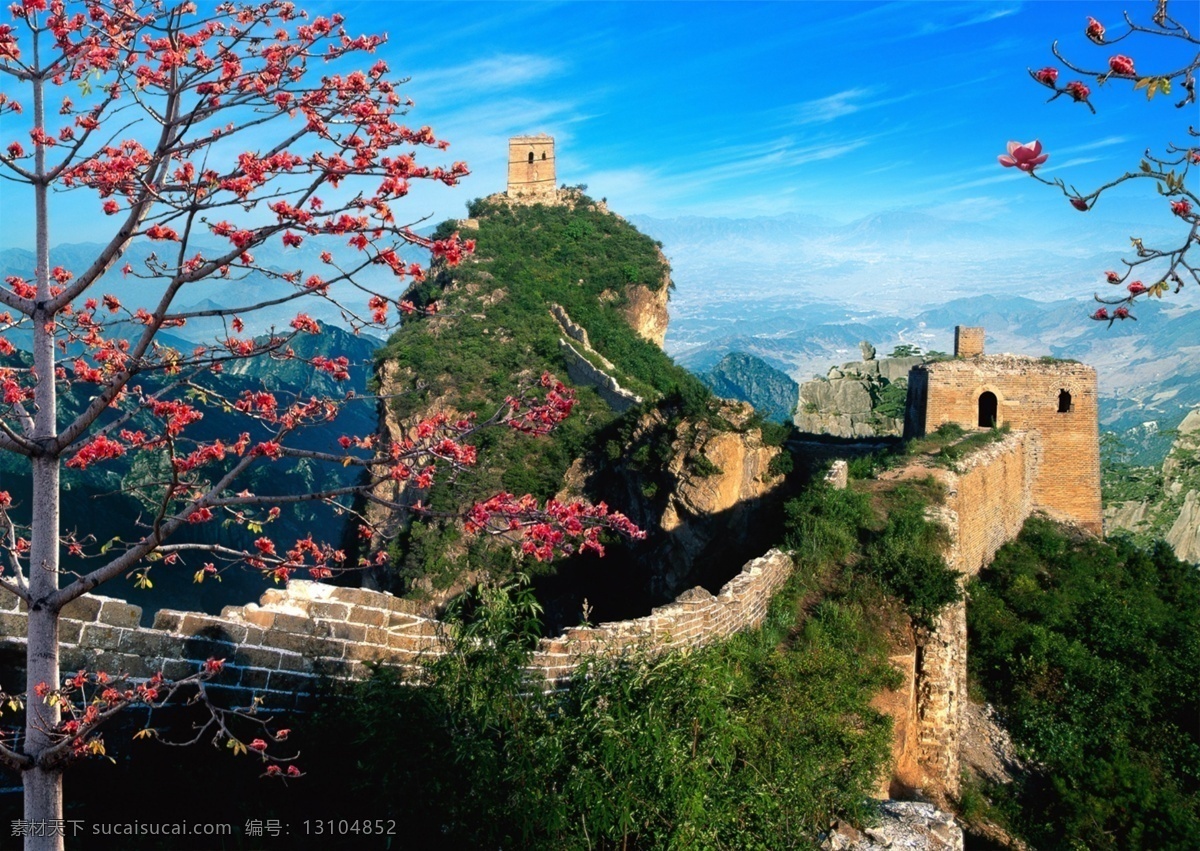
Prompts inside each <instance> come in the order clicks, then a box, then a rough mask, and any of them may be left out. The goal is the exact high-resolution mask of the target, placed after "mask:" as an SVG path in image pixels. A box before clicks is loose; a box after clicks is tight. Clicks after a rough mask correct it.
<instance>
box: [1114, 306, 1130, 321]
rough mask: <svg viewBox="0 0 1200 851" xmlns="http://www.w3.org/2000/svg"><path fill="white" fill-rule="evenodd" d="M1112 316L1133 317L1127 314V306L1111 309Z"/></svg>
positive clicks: (1120, 317)
mask: <svg viewBox="0 0 1200 851" xmlns="http://www.w3.org/2000/svg"><path fill="white" fill-rule="evenodd" d="M1113 316H1114V317H1116V318H1117V319H1132V318H1133V317H1131V316H1130V315H1129V308H1128V307H1118V308H1117V309H1116V310H1114V311H1113Z"/></svg>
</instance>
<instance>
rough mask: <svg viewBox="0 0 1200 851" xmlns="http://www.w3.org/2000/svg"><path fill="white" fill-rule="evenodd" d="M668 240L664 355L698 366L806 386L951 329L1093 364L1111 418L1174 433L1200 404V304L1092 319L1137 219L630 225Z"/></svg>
mask: <svg viewBox="0 0 1200 851" xmlns="http://www.w3.org/2000/svg"><path fill="white" fill-rule="evenodd" d="M632 220H633V221H634V222H635V223H636V224H637V225H638V226H639V227H640V228H641V229H642V230H644V231H645V232H647V233H649V234H650V235H652V236H654V237H655V238H657V239H659V240H661V241H662V242H663V248H664V252H665V253H666V254H667V256H668V257H669V258H670V260H671V263H672V269H673V278H674V281H675V287H676V288H675V292H674V294H673V297H672V301H671V304H670V311H671V324H670V327H669V330H668V332H667V340H666V348H667V351H668V352H669V353H670V354H671V355H673V356H674V357H675V358H676V359H677V360H678V361H679V362H680V363H682V364H684V365H686V366H687V367H688V368H689V369H692V370H693V371H695V372H698V373H699V372H704V371H706V370H709V369H712V367H713V366H714V365H715V364H716V363H717V362H718V361H719V360H720V359H721V358H722V357H723V356H725V355H726V354H728V353H729V352H734V351H738V352H745V353H747V354H750V355H753V356H755V357H758V358H762V359H763V360H765V361H767V362H768V363H770V364H772V365H774V366H776V367H779V368H781V369H784V370H785V371H786V372H787V373H788V374H789V375H790V376H791V377H792V378H793V379H795V380H797V381H804V380H806V379H807V378H809V377H811V376H812V375H813V374H821V375H823V374H825V372H826V371H827V370H828V368H829V367H830V366H833V365H837V364H839V363H841V362H843V361H846V360H852V359H853V358H855V357H857V351H858V341H859V340H863V339H868V340H871V341H872V342H874V343H875V344H876V346H878V347H879V349H880V351H882V352H887V351H890V350H891V348H892V347H894V346H895V345H897V344H900V343H910V344H913V345H918V346H920V347H921V348H922V349H923V350H926V351H928V350H931V349H932V350H941V351H949V350H951V349H952V347H953V330H954V326H955V325H981V326H983V327H985V328H986V329H987V346H988V350H989V351H990V352H1013V353H1019V354H1030V355H1043V354H1052V355H1055V356H1058V357H1068V358H1075V359H1078V360H1081V361H1084V362H1086V363H1089V364H1092V365H1094V366H1095V367H1096V368H1097V369H1098V371H1099V374H1100V393H1101V397H1102V398H1101V418H1102V421H1103V423H1104V425H1105V427H1107V428H1113V429H1118V430H1119V429H1125V428H1128V427H1130V426H1133V425H1137V424H1139V423H1141V422H1146V421H1155V422H1157V423H1158V424H1159V425H1160V426H1161V427H1163V428H1170V427H1173V426H1174V425H1176V424H1177V423H1178V422H1179V421H1180V420H1181V419H1182V418H1183V416H1184V414H1185V413H1186V412H1187V410H1188V409H1190V408H1191V407H1195V406H1197V405H1200V304H1197V299H1196V296H1195V295H1194V294H1192V293H1189V292H1187V291H1185V292H1184V293H1182V294H1180V295H1179V296H1176V297H1174V298H1170V297H1169V298H1167V299H1165V300H1163V301H1161V302H1158V301H1154V302H1150V303H1144V304H1141V305H1139V306H1138V308H1137V309H1136V310H1135V313H1136V315H1137V316H1138V320H1139V321H1137V322H1125V323H1117V324H1115V325H1114V326H1113V327H1111V328H1109V327H1107V326H1106V325H1105V324H1104V323H1098V322H1093V321H1091V320H1089V319H1088V318H1087V316H1088V314H1090V313H1091V312H1092V311H1093V310H1094V309H1095V307H1096V305H1095V302H1094V301H1093V300H1092V298H1091V296H1092V293H1093V292H1096V291H1098V292H1100V294H1101V295H1105V294H1107V293H1106V291H1107V290H1108V287H1107V286H1106V285H1105V284H1103V283H1099V278H1098V274H1099V270H1103V269H1106V268H1119V267H1118V262H1119V259H1120V257H1121V256H1122V250H1121V249H1122V246H1124V245H1127V244H1128V233H1127V227H1128V225H1127V223H1124V222H1120V221H1110V220H1105V219H1102V218H1094V217H1091V216H1090V214H1089V217H1088V218H1086V219H1084V218H1082V217H1081V218H1079V219H1078V220H1070V219H1068V220H1065V222H1064V225H1063V226H1062V227H1061V228H1059V229H1056V230H1055V231H1053V232H1049V233H1047V232H1044V231H1040V230H1039V229H1038V228H1037V227H1036V226H1034V225H1032V224H1028V223H1025V222H1023V221H1021V220H1015V221H1014V220H1008V219H1005V220H1003V221H1000V220H991V221H986V222H962V221H954V220H950V219H944V218H939V217H937V216H934V215H931V214H928V213H925V212H920V211H906V210H905V211H885V212H883V213H879V214H877V215H873V216H869V217H867V218H864V219H860V220H858V221H855V222H851V223H849V224H844V225H843V224H838V223H835V222H831V221H828V220H824V219H817V218H813V217H803V216H779V217H772V218H758V219H723V218H703V217H684V218H678V219H654V218H650V217H638V216H635V217H632Z"/></svg>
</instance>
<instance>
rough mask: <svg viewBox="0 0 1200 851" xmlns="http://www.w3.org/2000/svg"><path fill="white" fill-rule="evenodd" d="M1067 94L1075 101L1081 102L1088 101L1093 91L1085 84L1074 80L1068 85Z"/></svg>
mask: <svg viewBox="0 0 1200 851" xmlns="http://www.w3.org/2000/svg"><path fill="white" fill-rule="evenodd" d="M1066 92H1067V94H1069V95H1070V96H1071V97H1073V98H1075V100H1077V101H1081V100H1087V99H1088V96H1089V95H1091V93H1092V90H1091V89H1089V88H1088V87H1087V86H1085V85H1084V84H1083V83H1081V82H1079V80H1072V81H1071V82H1069V83H1067V86H1066Z"/></svg>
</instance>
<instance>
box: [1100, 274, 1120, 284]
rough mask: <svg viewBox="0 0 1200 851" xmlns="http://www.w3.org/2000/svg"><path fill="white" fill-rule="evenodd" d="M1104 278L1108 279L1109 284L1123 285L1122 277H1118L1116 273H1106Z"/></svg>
mask: <svg viewBox="0 0 1200 851" xmlns="http://www.w3.org/2000/svg"><path fill="white" fill-rule="evenodd" d="M1104 277H1105V278H1107V279H1108V282H1109V283H1110V284H1119V283H1121V276H1120V275H1118V274H1117V273H1116V272H1111V271H1110V272H1105V273H1104Z"/></svg>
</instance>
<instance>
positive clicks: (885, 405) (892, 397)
mask: <svg viewBox="0 0 1200 851" xmlns="http://www.w3.org/2000/svg"><path fill="white" fill-rule="evenodd" d="M876 386H877V385H871V386H870V387H871V389H872V390H873V391H875V388H876ZM907 404H908V381H907V380H906V379H903V378H897V379H896V380H895V381H889V382H888V383H886V384H883V385H881V386H878V390H877V391H875V392H872V394H871V413H873V414H876V415H878V416H880V417H888V418H890V419H894V420H899V419H903V418H904V409H905V406H906V405H907Z"/></svg>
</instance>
